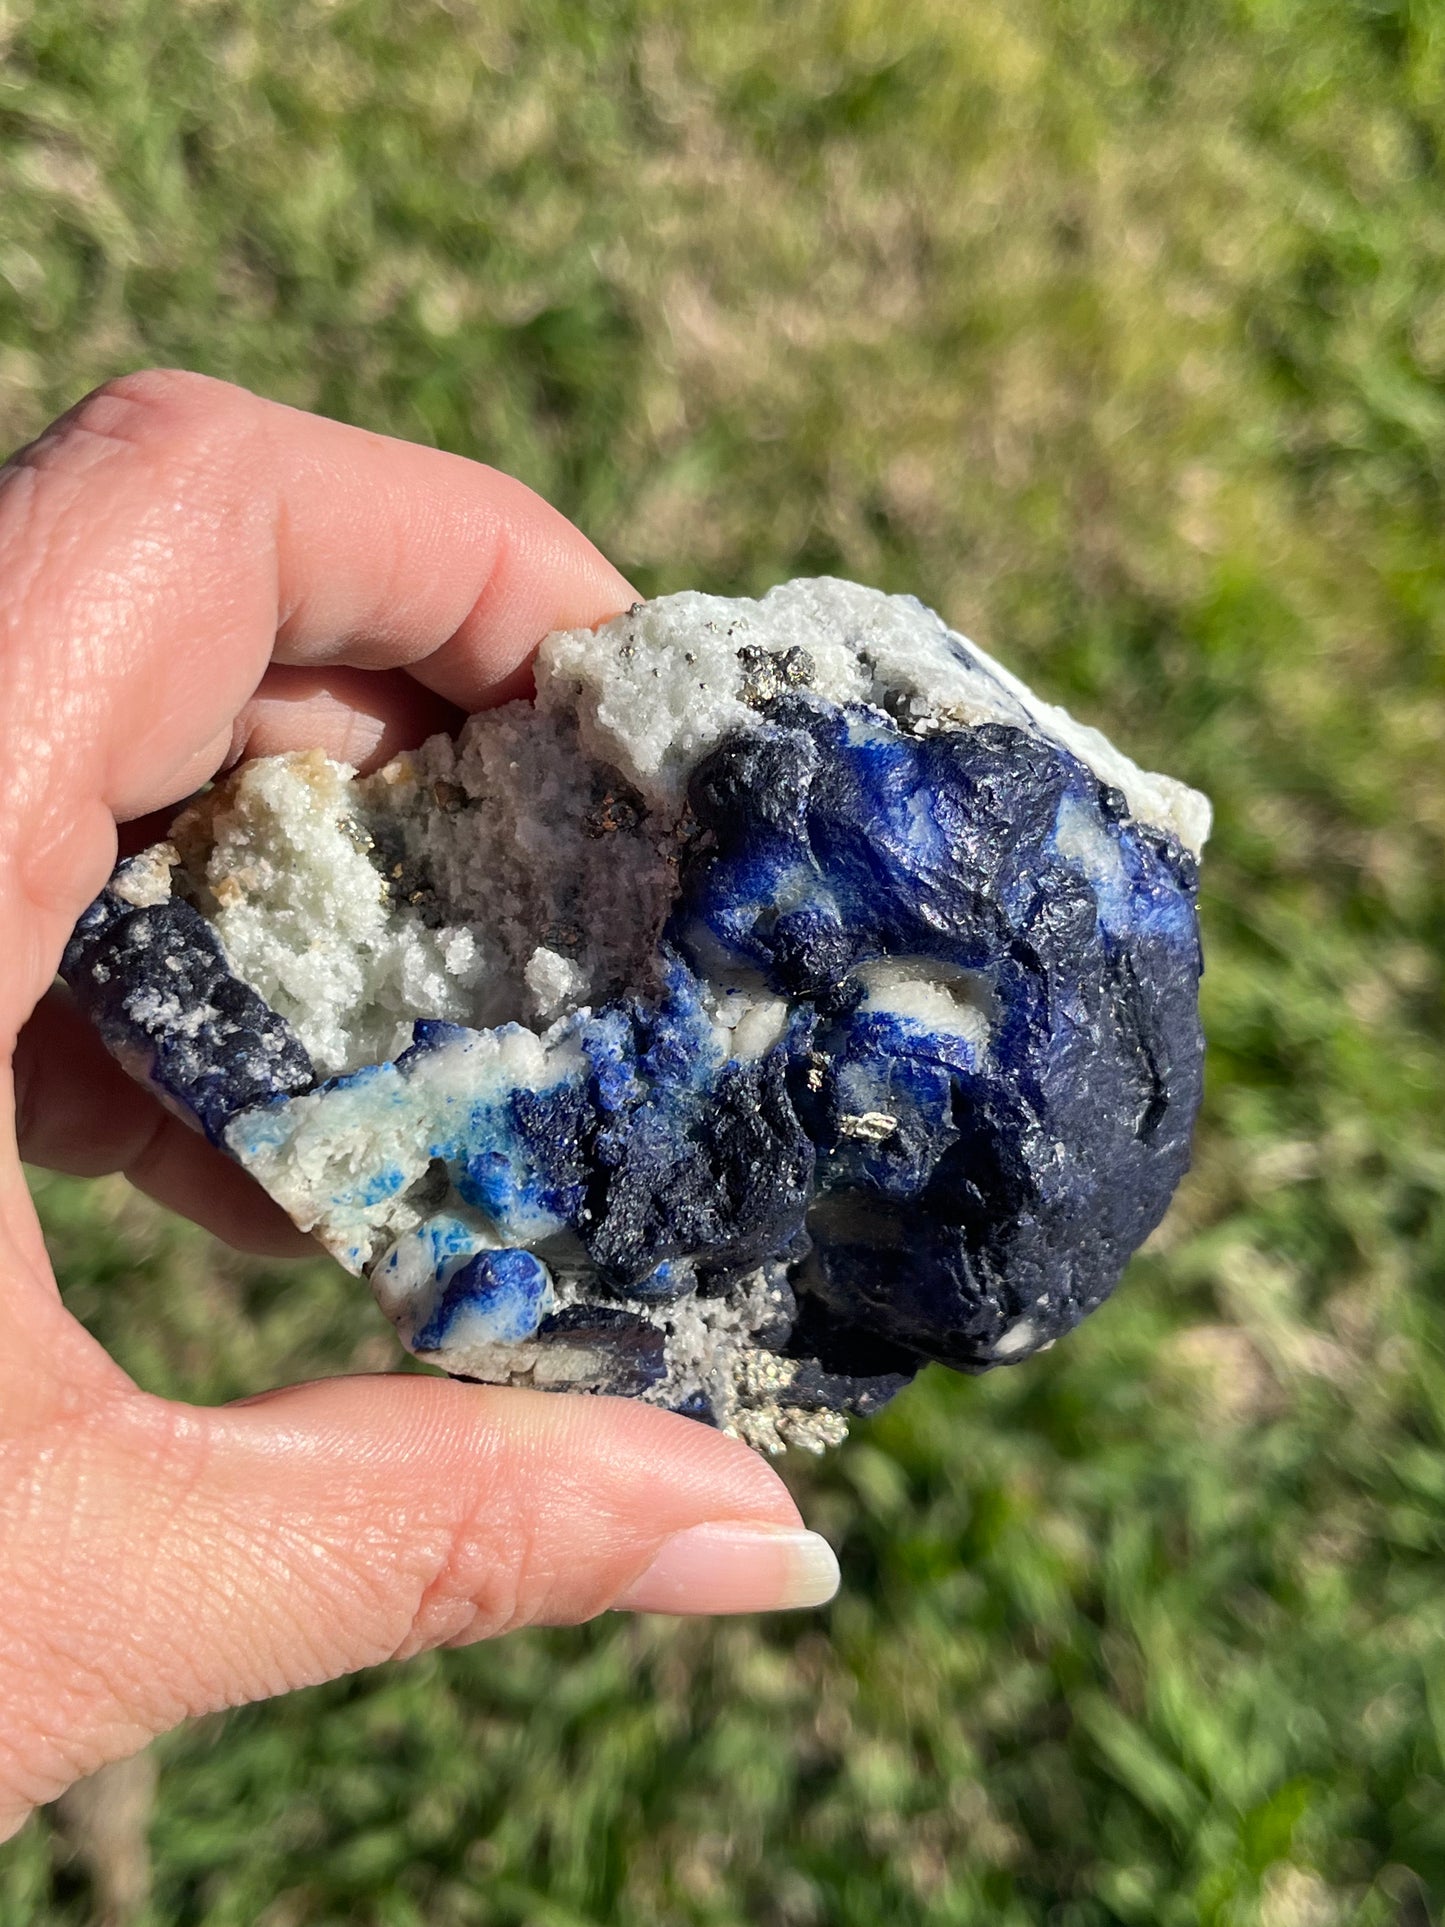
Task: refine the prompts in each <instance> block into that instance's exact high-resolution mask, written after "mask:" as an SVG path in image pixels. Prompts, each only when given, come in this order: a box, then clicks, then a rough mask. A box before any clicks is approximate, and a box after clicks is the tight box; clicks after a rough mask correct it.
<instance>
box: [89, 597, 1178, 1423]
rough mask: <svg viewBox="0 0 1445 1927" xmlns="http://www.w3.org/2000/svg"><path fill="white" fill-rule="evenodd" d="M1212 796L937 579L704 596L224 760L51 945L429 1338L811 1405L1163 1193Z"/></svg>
mask: <svg viewBox="0 0 1445 1927" xmlns="http://www.w3.org/2000/svg"><path fill="white" fill-rule="evenodd" d="M1208 817H1209V812H1208V805H1207V804H1206V802H1205V801H1204V799H1203V798H1202V797H1201V796H1198V795H1197V794H1195V793H1194V792H1193V791H1191V790H1188V789H1185V788H1184V787H1183V786H1182V785H1181V784H1178V783H1175V782H1173V781H1171V780H1170V779H1169V778H1167V777H1162V776H1152V775H1148V774H1146V773H1144V772H1142V771H1141V770H1139V769H1137V768H1136V767H1135V766H1134V765H1133V764H1132V763H1130V762H1129V761H1128V760H1127V759H1126V758H1125V757H1123V756H1121V755H1120V754H1119V753H1118V752H1117V751H1116V750H1114V749H1113V748H1112V747H1111V746H1110V745H1109V744H1108V742H1106V741H1105V739H1104V738H1103V737H1102V736H1100V735H1099V734H1098V733H1097V732H1096V731H1094V730H1091V729H1086V728H1084V727H1082V726H1081V725H1079V724H1078V723H1076V722H1074V721H1073V720H1072V719H1071V718H1070V717H1069V716H1067V715H1066V714H1065V713H1064V712H1063V711H1061V710H1057V709H1052V708H1050V707H1048V706H1047V705H1045V704H1043V703H1041V702H1040V701H1038V699H1037V698H1035V697H1034V696H1033V695H1032V694H1031V693H1030V692H1029V691H1028V690H1027V689H1026V688H1025V687H1024V686H1023V685H1022V684H1021V683H1019V682H1018V681H1017V680H1016V679H1015V678H1014V677H1013V676H1011V675H1009V674H1008V672H1007V671H1006V670H1004V669H1002V668H1001V667H999V665H998V664H996V663H995V662H993V661H992V660H991V659H990V658H989V657H988V656H986V655H984V654H983V652H982V651H981V650H978V649H976V648H974V647H973V645H972V644H970V643H968V642H966V641H965V640H964V639H963V638H962V637H960V636H957V635H955V634H952V633H951V632H950V631H949V630H948V629H947V628H946V627H945V626H944V624H943V623H942V622H941V621H940V620H939V619H938V618H937V617H936V616H934V615H932V614H931V613H930V612H929V611H928V610H926V609H925V608H924V607H923V606H922V605H921V604H920V603H918V602H915V601H913V600H912V599H911V598H908V597H900V596H887V595H883V594H880V593H878V592H876V591H873V590H869V589H865V588H860V587H858V586H857V585H855V584H852V583H846V582H837V581H831V580H821V581H799V582H791V583H787V584H785V585H784V586H783V587H781V588H777V589H774V590H773V591H772V592H771V593H770V594H769V595H767V596H765V597H764V598H763V599H762V600H761V601H742V600H740V601H726V600H721V599H719V598H716V597H711V596H704V595H695V594H685V595H675V596H668V597H665V598H663V599H661V600H659V601H656V602H652V603H643V604H638V605H637V606H635V607H634V608H633V609H631V610H630V611H629V612H628V613H627V614H626V615H623V616H619V617H618V618H617V619H616V620H615V621H612V622H610V623H608V624H607V625H606V626H605V627H604V628H602V629H601V630H599V631H597V632H596V633H593V632H590V631H584V630H576V631H570V632H566V633H559V634H556V635H553V636H551V637H549V638H548V639H547V641H546V642H545V643H544V644H543V645H542V649H541V653H540V655H539V657H538V660H537V693H536V700H535V703H512V704H509V705H507V706H506V707H505V708H501V709H497V710H492V711H489V712H486V713H484V714H481V715H478V716H474V717H472V718H471V720H470V721H469V722H468V723H467V725H466V727H465V728H464V730H463V731H462V733H461V736H460V738H459V739H458V740H456V741H453V740H451V739H450V738H445V737H438V738H435V739H434V740H432V741H431V742H429V743H427V744H426V745H424V747H422V748H421V749H419V750H417V751H415V752H413V753H410V754H407V755H403V756H400V757H398V758H397V759H396V760H395V761H394V762H392V763H390V764H389V765H388V766H387V767H386V768H385V769H382V770H380V771H379V772H377V773H376V774H375V775H372V776H368V777H364V778H358V777H356V776H355V775H354V773H353V772H352V771H350V770H349V769H347V768H345V767H343V766H341V765H339V764H336V763H332V762H329V761H327V760H326V758H324V757H323V756H321V755H320V754H319V753H311V754H304V755H292V756H279V757H273V758H270V759H267V760H264V761H260V762H255V763H252V764H249V765H247V766H245V767H243V768H241V769H240V770H239V771H238V772H236V774H234V775H233V776H232V777H230V778H229V779H227V780H226V781H225V782H223V783H221V784H219V785H218V786H217V787H215V788H214V789H213V790H211V791H210V792H209V793H208V794H207V795H205V796H204V797H203V798H202V799H201V800H200V801H199V802H197V803H195V804H194V805H192V806H191V807H190V808H189V809H188V810H187V811H186V812H185V813H183V814H182V815H181V816H180V817H179V818H178V820H177V821H176V823H175V824H174V825H173V827H172V831H171V834H170V838H169V840H168V841H167V842H164V843H161V844H158V845H156V846H154V847H153V848H152V849H150V850H149V851H147V852H146V853H145V854H144V855H143V856H141V857H138V858H135V859H133V860H132V861H131V862H129V863H126V864H123V865H122V866H121V867H120V869H118V870H117V872H116V874H115V876H114V877H113V878H112V880H111V883H110V885H109V887H108V889H107V890H106V892H105V893H104V895H103V896H102V897H101V898H100V899H99V900H98V902H97V903H96V904H94V905H93V906H92V907H91V909H90V910H89V911H88V912H87V913H86V915H85V916H84V917H83V918H82V920H81V922H80V924H79V926H78V927H77V929H76V932H75V935H74V938H73V940H72V942H71V944H70V947H69V949H68V951H67V953H66V957H65V962H64V975H65V976H66V978H67V980H68V981H69V983H70V984H71V986H72V988H73V989H74V991H75V993H76V994H77V996H78V997H79V999H80V1000H81V1002H82V1003H83V1004H84V1005H85V1007H86V1008H87V1009H88V1010H89V1011H90V1013H91V1015H92V1017H93V1018H94V1020H95V1022H96V1023H97V1025H98V1026H99V1028H100V1030H101V1032H102V1034H103V1035H104V1037H105V1038H106V1040H107V1042H108V1043H109V1045H110V1046H111V1048H112V1049H113V1050H114V1051H115V1052H116V1053H117V1054H118V1055H119V1056H120V1057H121V1058H122V1059H123V1060H124V1061H125V1062H126V1063H127V1064H128V1065H129V1066H130V1068H131V1069H132V1070H133V1072H134V1073H135V1074H136V1075H137V1076H139V1077H142V1078H146V1079H148V1080H149V1081H150V1083H151V1084H152V1085H153V1086H154V1087H155V1088H156V1090H157V1091H158V1092H159V1093H160V1094H161V1096H162V1097H163V1098H164V1099H165V1100H166V1101H167V1102H169V1103H170V1104H172V1105H173V1106H174V1107H177V1108H179V1109H180V1110H182V1112H183V1113H185V1114H187V1115H188V1116H190V1117H191V1118H192V1119H193V1120H194V1121H195V1122H196V1123H197V1124H198V1125H199V1126H200V1127H201V1128H202V1129H203V1130H204V1131H205V1132H206V1134H207V1135H208V1136H209V1137H210V1138H211V1140H212V1141H213V1142H215V1143H216V1144H219V1145H222V1146H223V1147H224V1148H225V1149H226V1150H227V1151H228V1152H229V1153H230V1154H231V1155H232V1156H233V1157H235V1158H236V1159H238V1160H239V1161H240V1163H241V1164H243V1165H244V1166H245V1168H246V1169H247V1170H248V1171H251V1172H252V1173H254V1175H255V1176H256V1177H257V1178H258V1179H259V1180H260V1182H261V1183H262V1184H263V1185H264V1186H265V1188H266V1189H267V1190H268V1191H269V1192H270V1193H271V1195H272V1196H273V1197H274V1198H276V1199H277V1200H279V1202H280V1203H281V1204H282V1205H283V1206H284V1207H285V1208H286V1210H287V1211H288V1212H290V1214H291V1216H292V1217H293V1218H294V1219H295V1221H296V1223H297V1224H298V1225H300V1226H302V1227H303V1228H305V1229H307V1230H312V1231H314V1232H315V1234H316V1235H317V1237H318V1238H319V1239H320V1240H321V1242H322V1243H323V1244H324V1245H325V1246H326V1247H327V1248H328V1249H329V1250H330V1251H332V1252H333V1253H334V1254H335V1255H336V1256H337V1257H338V1258H339V1259H340V1261H341V1262H342V1263H343V1264H344V1265H346V1266H347V1267H348V1268H349V1269H351V1270H352V1271H354V1272H358V1273H365V1274H366V1275H367V1276H368V1277H369V1278H370V1281H371V1283H372V1286H373V1288H374V1290H375V1293H376V1296H377V1298H378V1300H379V1301H380V1303H381V1306H382V1308H383V1310H384V1311H385V1312H386V1313H387V1315H388V1316H389V1317H390V1318H391V1319H392V1320H393V1322H394V1323H395V1325H396V1327H397V1329H398V1331H399V1333H400V1335H401V1338H402V1340H403V1342H404V1343H405V1344H406V1345H407V1346H409V1347H410V1348H411V1350H413V1351H414V1352H415V1353H417V1355H418V1356H420V1357H422V1358H424V1359H427V1360H429V1361H431V1362H433V1363H435V1364H437V1365H439V1366H441V1367H443V1368H444V1369H445V1370H447V1371H449V1372H452V1373H455V1374H457V1375H459V1376H463V1377H468V1378H475V1379H483V1380H487V1381H493V1382H503V1383H515V1384H528V1385H536V1386H549V1387H556V1388H559V1389H567V1388H570V1389H580V1390H590V1391H608V1392H621V1393H625V1394H629V1395H633V1396H636V1397H640V1398H644V1399H647V1400H649V1401H651V1402H653V1403H657V1404H662V1405H666V1406H669V1407H671V1408H673V1409H674V1410H677V1411H681V1412H687V1413H690V1414H692V1415H694V1416H697V1417H699V1418H704V1419H708V1420H711V1421H712V1422H714V1423H717V1424H720V1425H723V1426H726V1427H728V1428H730V1429H732V1430H734V1431H736V1432H738V1433H740V1434H741V1435H743V1436H744V1437H746V1438H748V1439H750V1440H752V1441H753V1442H754V1443H756V1444H759V1445H762V1446H764V1447H767V1448H769V1449H777V1448H778V1447H779V1446H780V1445H782V1444H785V1443H798V1444H802V1445H806V1446H811V1447H819V1446H821V1445H823V1444H826V1443H829V1442H831V1441H833V1440H835V1439H837V1438H838V1437H840V1436H841V1434H842V1431H843V1429H844V1425H845V1422H846V1421H845V1418H844V1415H845V1414H847V1413H849V1412H868V1411H872V1410H873V1409H875V1408H876V1407H877V1406H879V1405H880V1404H882V1403H883V1401H884V1400H885V1399H887V1398H889V1397H890V1396H891V1395H892V1394H893V1393H894V1392H895V1391H897V1390H898V1389H899V1387H900V1386H902V1385H903V1384H905V1383H906V1382H907V1380H908V1379H909V1378H910V1377H911V1376H912V1374H913V1373H914V1372H915V1371H916V1370H917V1369H918V1367H919V1366H920V1365H921V1364H922V1363H923V1361H924V1360H926V1359H938V1360H942V1361H943V1362H944V1363H945V1364H948V1365H951V1366H955V1367H958V1368H960V1369H962V1370H965V1371H982V1370H984V1369H986V1368H987V1367H989V1366H991V1365H996V1364H1000V1363H1005V1362H1013V1361H1016V1360H1019V1359H1022V1358H1025V1357H1027V1356H1028V1355H1029V1354H1030V1353H1033V1352H1036V1351H1039V1350H1041V1349H1042V1348H1044V1347H1045V1346H1047V1345H1049V1344H1051V1343H1052V1342H1053V1340H1054V1339H1055V1338H1057V1337H1058V1336H1059V1335H1060V1334H1061V1333H1062V1332H1065V1331H1067V1330H1069V1328H1070V1327H1071V1326H1073V1325H1075V1324H1076V1323H1077V1322H1078V1321H1079V1320H1080V1319H1081V1318H1082V1317H1083V1316H1084V1314H1085V1313H1086V1312H1088V1311H1090V1310H1092V1309H1093V1307H1095V1306H1096V1305H1097V1304H1099V1302H1100V1301H1101V1300H1102V1299H1103V1298H1104V1297H1105V1296H1106V1295H1107V1293H1108V1292H1109V1291H1110V1290H1111V1289H1112V1287H1113V1285H1114V1283H1115V1281H1116V1279H1117V1278H1118V1276H1119V1273H1120V1271H1121V1269H1122V1267H1123V1265H1124V1263H1125V1261H1126V1260H1127V1258H1128V1257H1129V1255H1130V1253H1131V1252H1132V1251H1133V1250H1134V1249H1135V1248H1136V1247H1137V1246H1138V1244H1139V1243H1140V1241H1141V1240H1142V1239H1143V1238H1144V1237H1145V1236H1146V1235H1147V1233H1148V1232H1149V1231H1150V1230H1151V1229H1152V1227H1153V1226H1154V1225H1155V1224H1156V1223H1157V1222H1158V1220H1159V1218H1160V1216H1161V1215H1162V1213H1163V1211H1164V1208H1165V1206H1166V1205H1167V1203H1168V1201H1169V1198H1170V1195H1171V1193H1172V1192H1173V1190H1174V1187H1175V1185H1176V1183H1177V1182H1178V1180H1179V1177H1180V1175H1181V1173H1182V1172H1183V1171H1184V1169H1185V1166H1186V1164H1187V1161H1188V1150H1189V1132H1190V1126H1191V1123H1192V1120H1193V1116H1194V1112H1195V1109H1196V1106H1197V1104H1198V1100H1199V1094H1200V1069H1201V1051H1202V1043H1201V1037H1200V1031H1199V1025H1198V1018H1197V985H1198V977H1199V969H1200V959H1199V942H1198V931H1197V925H1196V921H1195V912H1194V896H1195V882H1196V868H1195V858H1196V855H1197V852H1198V850H1199V847H1200V845H1201V843H1202V842H1203V839H1204V836H1205V834H1206V832H1207V829H1208Z"/></svg>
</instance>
